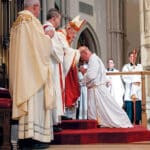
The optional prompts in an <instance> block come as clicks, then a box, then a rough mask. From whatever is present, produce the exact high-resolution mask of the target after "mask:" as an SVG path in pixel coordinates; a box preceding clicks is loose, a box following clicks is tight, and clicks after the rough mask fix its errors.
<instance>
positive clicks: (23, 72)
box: [9, 10, 55, 142]
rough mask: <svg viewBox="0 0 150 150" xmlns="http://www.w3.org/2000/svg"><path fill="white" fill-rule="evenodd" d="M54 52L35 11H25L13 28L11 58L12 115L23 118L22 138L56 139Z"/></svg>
mask: <svg viewBox="0 0 150 150" xmlns="http://www.w3.org/2000/svg"><path fill="white" fill-rule="evenodd" d="M50 54H51V40H50V38H49V37H48V36H46V35H45V33H44V31H43V27H42V25H41V23H40V22H39V20H38V19H37V18H36V17H35V16H34V15H33V14H32V13H31V12H29V11H27V10H24V11H21V12H20V13H19V16H18V18H17V19H16V21H15V22H14V24H13V26H12V29H11V36H10V58H9V61H10V68H9V74H10V76H9V80H10V86H9V87H10V93H11V95H12V98H13V116H12V118H13V119H17V120H19V138H20V139H24V138H33V139H35V140H39V141H42V142H50V140H51V139H53V133H52V128H51V129H50V127H51V126H52V122H51V119H50V116H51V115H50V112H51V109H53V108H54V107H55V103H54V100H53V86H52V82H51V67H50Z"/></svg>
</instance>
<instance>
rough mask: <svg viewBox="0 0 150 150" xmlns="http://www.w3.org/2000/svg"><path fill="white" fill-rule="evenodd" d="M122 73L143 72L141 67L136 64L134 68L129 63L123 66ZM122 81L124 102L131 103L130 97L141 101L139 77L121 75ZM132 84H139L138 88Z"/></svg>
mask: <svg viewBox="0 0 150 150" xmlns="http://www.w3.org/2000/svg"><path fill="white" fill-rule="evenodd" d="M122 71H123V72H134V71H143V67H142V65H141V64H137V65H135V66H133V65H131V64H130V63H128V64H125V65H124V66H123V68H122ZM122 79H123V81H124V83H125V97H124V99H125V100H126V101H132V99H131V96H132V95H135V96H136V98H137V100H141V99H142V93H141V75H123V76H122ZM134 82H139V83H140V86H137V85H134V84H133V83H134Z"/></svg>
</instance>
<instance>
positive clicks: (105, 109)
mask: <svg viewBox="0 0 150 150" xmlns="http://www.w3.org/2000/svg"><path fill="white" fill-rule="evenodd" d="M106 80H107V78H106V69H105V67H104V64H103V63H102V61H101V59H100V58H99V57H98V56H97V55H96V54H92V55H91V57H90V59H89V63H88V69H87V72H86V74H85V75H84V78H83V82H85V83H86V85H87V88H88V119H95V120H97V121H98V124H99V125H102V126H104V127H117V128H128V127H132V124H131V122H130V120H129V118H128V116H127V115H126V113H125V111H124V110H123V109H122V108H120V107H119V105H118V104H117V102H115V100H114V98H113V97H112V96H111V94H110V93H109V91H108V89H107V87H106Z"/></svg>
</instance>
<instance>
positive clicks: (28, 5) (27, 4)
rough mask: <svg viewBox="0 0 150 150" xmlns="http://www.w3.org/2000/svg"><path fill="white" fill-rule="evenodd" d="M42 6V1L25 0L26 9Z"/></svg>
mask: <svg viewBox="0 0 150 150" xmlns="http://www.w3.org/2000/svg"><path fill="white" fill-rule="evenodd" d="M38 4H39V5H40V1H39V0H24V8H26V7H30V6H33V5H38Z"/></svg>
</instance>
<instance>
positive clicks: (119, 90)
mask: <svg viewBox="0 0 150 150" xmlns="http://www.w3.org/2000/svg"><path fill="white" fill-rule="evenodd" d="M107 72H119V71H118V70H117V69H115V68H114V69H113V70H112V71H107ZM107 77H108V82H110V85H109V86H108V90H109V92H110V93H111V95H112V96H113V97H114V99H115V100H116V102H117V103H118V104H119V106H120V107H121V108H122V107H123V95H124V85H123V83H122V80H121V77H120V75H107Z"/></svg>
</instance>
